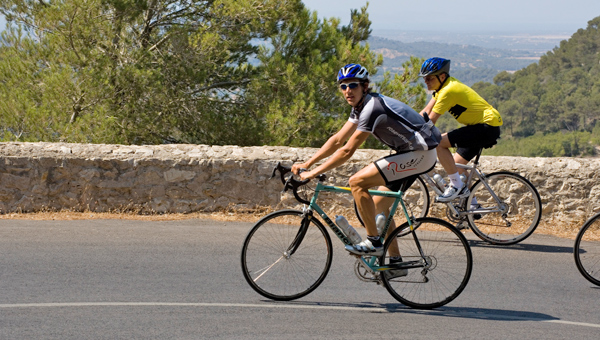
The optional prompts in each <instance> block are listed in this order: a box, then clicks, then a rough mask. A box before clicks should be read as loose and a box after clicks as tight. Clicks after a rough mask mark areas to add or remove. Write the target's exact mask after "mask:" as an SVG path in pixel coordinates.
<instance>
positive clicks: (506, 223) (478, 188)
mask: <svg viewBox="0 0 600 340" xmlns="http://www.w3.org/2000/svg"><path fill="white" fill-rule="evenodd" d="M486 181H487V183H488V185H489V186H490V188H491V189H492V191H493V192H494V193H495V194H496V196H497V197H498V198H499V199H500V202H497V201H496V200H495V199H494V197H493V196H492V195H491V193H490V191H489V190H488V189H487V188H486V187H485V185H484V183H483V182H482V181H481V180H479V181H477V182H476V183H475V184H474V185H473V186H472V187H471V195H469V199H468V201H467V203H466V204H467V207H468V206H469V205H470V204H471V202H474V201H473V200H474V199H475V198H476V199H477V203H478V204H479V205H481V208H478V209H477V210H476V211H477V215H480V216H481V218H480V219H477V220H476V219H475V215H476V214H475V213H471V214H469V215H467V218H468V221H469V225H470V226H471V229H472V230H473V232H474V233H475V234H476V235H477V236H478V237H479V238H481V239H482V240H484V241H487V242H489V243H492V244H501V245H510V244H515V243H518V242H521V241H523V240H524V239H526V238H527V237H529V235H531V234H532V233H533V232H534V230H535V228H537V226H538V224H539V223H540V218H541V217H542V201H541V199H540V195H539V194H538V192H537V190H536V189H535V187H534V186H533V184H531V182H529V181H528V180H527V179H526V178H525V177H523V176H521V175H518V174H515V173H512V172H508V171H500V172H495V173H492V174H489V175H487V176H486Z"/></svg>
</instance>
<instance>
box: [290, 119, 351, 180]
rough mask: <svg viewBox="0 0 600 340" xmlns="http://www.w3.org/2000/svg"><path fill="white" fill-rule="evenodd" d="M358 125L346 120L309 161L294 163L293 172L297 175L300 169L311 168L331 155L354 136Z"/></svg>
mask: <svg viewBox="0 0 600 340" xmlns="http://www.w3.org/2000/svg"><path fill="white" fill-rule="evenodd" d="M356 127H357V125H356V124H353V123H350V122H346V124H344V126H343V127H342V128H341V129H340V131H338V132H337V133H336V134H334V135H333V136H331V137H329V139H328V140H327V142H325V144H323V146H322V147H321V148H320V149H319V150H318V151H317V152H316V153H315V154H314V155H313V156H312V157H311V158H310V159H309V160H308V161H306V162H304V163H297V164H294V165H292V172H293V173H294V174H296V175H297V174H298V171H299V170H300V169H309V168H310V167H311V166H313V165H314V164H315V163H317V162H318V161H320V160H321V159H323V158H326V157H329V156H331V155H332V154H333V153H334V152H335V151H337V150H338V149H339V148H341V147H342V146H343V145H344V142H346V141H347V140H348V139H349V138H350V137H351V136H352V134H353V133H354V131H356Z"/></svg>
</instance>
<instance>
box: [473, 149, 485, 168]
mask: <svg viewBox="0 0 600 340" xmlns="http://www.w3.org/2000/svg"><path fill="white" fill-rule="evenodd" d="M481 152H483V148H479V152H478V153H477V156H476V157H475V160H474V161H473V164H475V165H476V166H477V165H478V164H479V157H481Z"/></svg>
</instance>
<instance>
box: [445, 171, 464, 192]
mask: <svg viewBox="0 0 600 340" xmlns="http://www.w3.org/2000/svg"><path fill="white" fill-rule="evenodd" d="M448 179H450V183H452V185H453V186H454V187H455V188H457V189H461V188H462V187H463V182H462V181H461V180H460V175H459V174H458V172H455V173H453V174H450V175H448Z"/></svg>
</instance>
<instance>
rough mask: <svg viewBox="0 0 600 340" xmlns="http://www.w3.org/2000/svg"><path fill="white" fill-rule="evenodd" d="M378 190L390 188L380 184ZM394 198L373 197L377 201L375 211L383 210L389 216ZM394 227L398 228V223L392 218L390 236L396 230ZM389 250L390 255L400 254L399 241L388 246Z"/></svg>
mask: <svg viewBox="0 0 600 340" xmlns="http://www.w3.org/2000/svg"><path fill="white" fill-rule="evenodd" d="M377 190H380V191H390V189H388V188H387V187H385V186H380V187H379V188H377ZM394 200H395V199H394V198H390V197H383V196H375V197H373V202H374V203H375V211H376V212H377V214H379V213H381V212H383V213H384V214H385V216H386V217H388V216H389V214H390V207H391V206H392V204H393V203H394ZM394 229H396V223H395V221H394V220H393V219H392V222H391V223H390V227H389V228H388V231H387V236H389V235H390V234H391V233H392V231H394ZM388 250H389V256H390V257H391V256H400V250H399V249H398V242H394V243H392V244H391V245H390V247H389V248H388Z"/></svg>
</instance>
